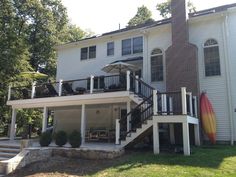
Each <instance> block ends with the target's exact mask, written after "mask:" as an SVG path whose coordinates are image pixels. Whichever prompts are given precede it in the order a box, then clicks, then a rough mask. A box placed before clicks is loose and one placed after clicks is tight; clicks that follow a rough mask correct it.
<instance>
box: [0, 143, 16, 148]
mask: <svg viewBox="0 0 236 177" xmlns="http://www.w3.org/2000/svg"><path fill="white" fill-rule="evenodd" d="M0 148H9V149H20V145H17V144H0Z"/></svg>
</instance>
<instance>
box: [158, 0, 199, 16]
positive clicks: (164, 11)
mask: <svg viewBox="0 0 236 177" xmlns="http://www.w3.org/2000/svg"><path fill="white" fill-rule="evenodd" d="M170 4H171V0H167V1H166V2H163V3H160V4H157V6H156V8H157V10H158V11H159V12H160V15H161V16H162V17H163V18H169V17H171V5H170ZM187 6H188V9H189V12H190V13H192V12H196V7H195V6H194V5H193V3H192V2H190V1H188V4H187Z"/></svg>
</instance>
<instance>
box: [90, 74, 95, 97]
mask: <svg viewBox="0 0 236 177" xmlns="http://www.w3.org/2000/svg"><path fill="white" fill-rule="evenodd" d="M93 88H94V76H92V75H91V76H90V93H91V94H92V93H93Z"/></svg>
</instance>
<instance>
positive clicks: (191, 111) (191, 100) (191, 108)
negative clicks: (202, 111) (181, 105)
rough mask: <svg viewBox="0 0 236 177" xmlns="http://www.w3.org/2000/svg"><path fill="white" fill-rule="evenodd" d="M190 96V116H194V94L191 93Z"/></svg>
mask: <svg viewBox="0 0 236 177" xmlns="http://www.w3.org/2000/svg"><path fill="white" fill-rule="evenodd" d="M188 95H189V111H190V116H193V97H192V92H189V93H188Z"/></svg>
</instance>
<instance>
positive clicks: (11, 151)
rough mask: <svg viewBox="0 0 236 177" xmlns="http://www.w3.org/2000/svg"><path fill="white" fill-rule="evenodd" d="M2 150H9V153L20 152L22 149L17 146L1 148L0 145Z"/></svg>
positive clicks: (0, 150)
mask: <svg viewBox="0 0 236 177" xmlns="http://www.w3.org/2000/svg"><path fill="white" fill-rule="evenodd" d="M1 152H7V153H17V154H18V153H19V152H20V149H18V148H17V149H16V148H1V147H0V153H1Z"/></svg>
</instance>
